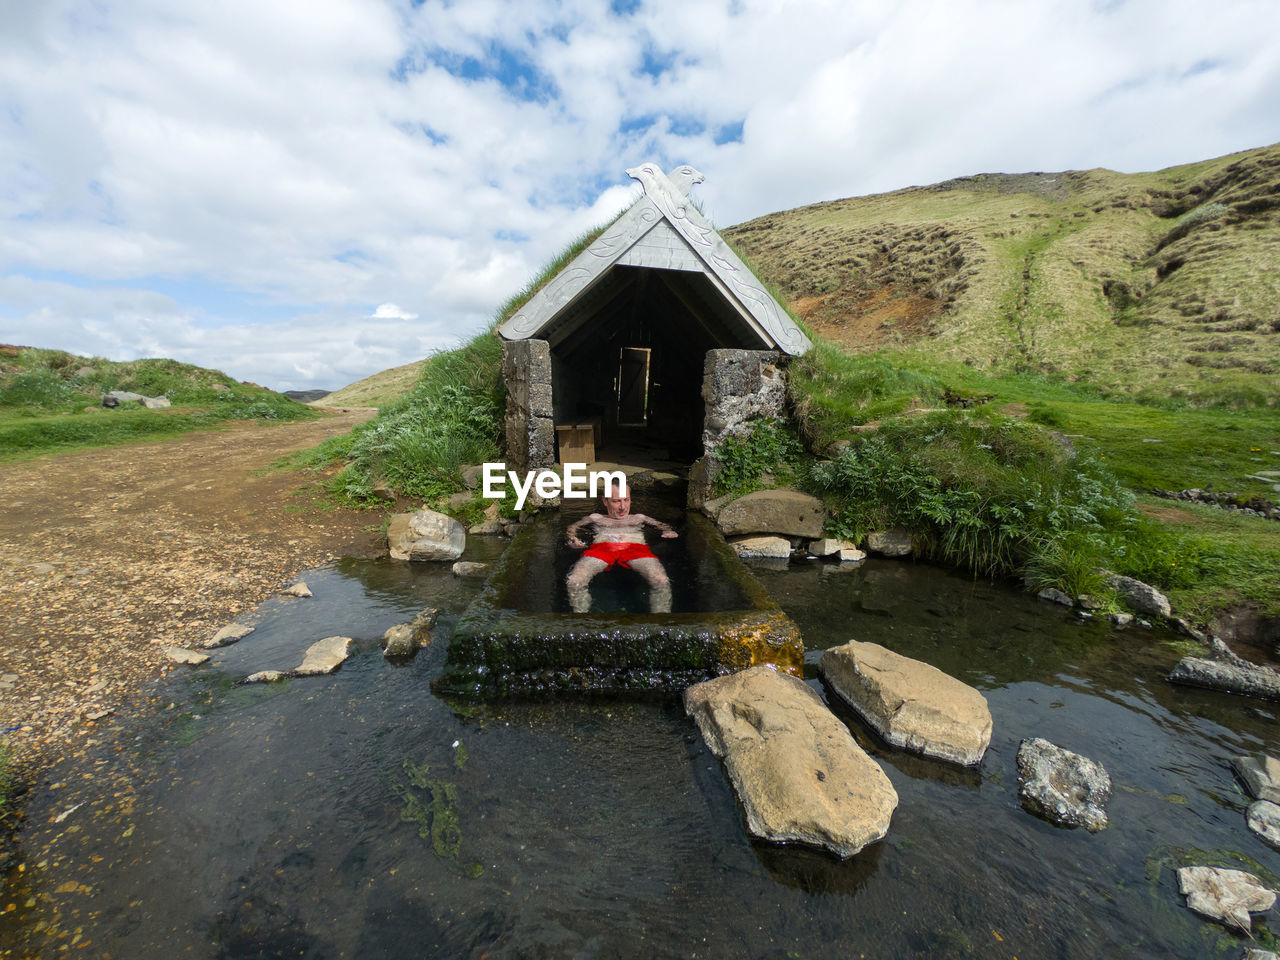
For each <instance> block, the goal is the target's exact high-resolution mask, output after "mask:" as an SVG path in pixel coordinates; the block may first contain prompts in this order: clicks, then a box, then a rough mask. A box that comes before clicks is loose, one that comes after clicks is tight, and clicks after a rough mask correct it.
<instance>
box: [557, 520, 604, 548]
mask: <svg viewBox="0 0 1280 960" xmlns="http://www.w3.org/2000/svg"><path fill="white" fill-rule="evenodd" d="M598 516H599V514H596V513H589V514H587V515H586V516H585V517H583V518H582V519H581V520H579V521H578V522H577V523H571V524H569V529H568V530H566V531H565V537H566V539H567V540H568V541H569V546H571V547H585V546H586V543H585V542H584V541H583V539H582V538H581V537H580V536H578V533H579V531H580V530H582V528H583V527H586V526H588V525H590V524H593V523H595V522H596V517H598Z"/></svg>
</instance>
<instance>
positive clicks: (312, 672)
mask: <svg viewBox="0 0 1280 960" xmlns="http://www.w3.org/2000/svg"><path fill="white" fill-rule="evenodd" d="M353 646H355V641H354V640H352V639H351V638H350V637H325V638H324V639H323V640H317V641H316V642H315V643H313V644H312V645H311V646H309V647H307V654H306V656H305V657H303V658H302V663H301V664H299V665H298V669H296V670H294V671H293V673H294V675H295V676H299V677H313V676H318V675H320V674H323V673H333V671H335V670H337V669H338V667H340V666H341V665H342V662H343V661H344V660H346V659H347V657H349V656H350V655H351V648H352V647H353Z"/></svg>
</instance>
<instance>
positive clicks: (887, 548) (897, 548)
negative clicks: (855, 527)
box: [867, 527, 912, 557]
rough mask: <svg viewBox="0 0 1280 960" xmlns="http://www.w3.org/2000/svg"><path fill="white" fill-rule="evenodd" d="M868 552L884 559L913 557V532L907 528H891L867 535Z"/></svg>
mask: <svg viewBox="0 0 1280 960" xmlns="http://www.w3.org/2000/svg"><path fill="white" fill-rule="evenodd" d="M867 550H869V551H870V552H871V553H878V554H880V555H881V556H882V557H907V556H910V555H911V550H912V545H911V531H910V530H908V529H907V528H906V527H890V528H889V529H888V530H876V531H874V532H873V533H869V534H867Z"/></svg>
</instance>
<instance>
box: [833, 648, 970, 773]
mask: <svg viewBox="0 0 1280 960" xmlns="http://www.w3.org/2000/svg"><path fill="white" fill-rule="evenodd" d="M818 669H819V670H820V671H821V672H822V676H823V679H824V680H826V681H827V683H828V684H830V685H831V689H833V690H834V691H835V692H836V693H838V694H839V695H840V697H841V698H842V699H844V700H845V701H847V702H848V704H849V706H851V707H852V708H853V709H854V710H855V711H856V712H857V713H858V716H860V717H861V718H862V719H863V720H864V721H865V722H866V723H867V724H868V725H869V726H870V727H871V728H872V729H873V730H875V731H876V732H877V733H878V734H880V736H882V737H884V739H885V740H886V741H888V742H889V743H891V744H893V745H894V746H895V747H902V748H903V749H905V750H912V751H914V752H916V753H922V754H924V755H925V756H928V757H936V758H937V759H939V760H949V761H951V762H952V763H961V764H965V765H966V766H970V765H973V764H977V763H980V762H981V761H982V754H983V753H984V752H985V751H986V749H987V745H988V744H990V743H991V710H990V709H989V708H988V707H987V699H986V697H984V696H983V695H982V694H980V693H979V692H978V691H977V690H975V689H973V687H971V686H969V685H968V684H965V683H961V682H960V681H959V680H957V679H956V678H955V677H952V676H949V675H948V674H945V673H943V672H942V671H941V670H939V669H938V668H937V667H934V666H930V665H929V664H927V663H922V662H921V661H919V660H912V659H911V658H910V657H904V656H902V655H901V654H897V653H894V652H893V651H892V650H886V649H885V648H884V647H882V646H880V645H879V644H877V643H859V642H858V641H856V640H855V641H851V642H849V643H846V644H845V645H844V646H840V647H833V648H832V649H830V650H828V651H826V653H824V654H823V655H822V659H821V660H820V661H819V664H818Z"/></svg>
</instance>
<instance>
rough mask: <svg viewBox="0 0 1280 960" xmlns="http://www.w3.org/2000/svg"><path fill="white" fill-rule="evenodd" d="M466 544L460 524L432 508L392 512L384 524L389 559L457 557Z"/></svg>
mask: <svg viewBox="0 0 1280 960" xmlns="http://www.w3.org/2000/svg"><path fill="white" fill-rule="evenodd" d="M466 545H467V531H466V529H465V528H464V527H463V526H462V524H460V523H459V522H458V521H457V520H455V519H453V517H449V516H445V515H444V514H443V513H436V512H435V511H434V510H419V511H417V512H416V513H400V514H396V516H394V517H392V518H391V526H390V527H388V528H387V546H388V547H389V548H390V551H391V557H392V559H393V560H457V559H458V557H460V556H462V551H463V550H464V549H465V548H466Z"/></svg>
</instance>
